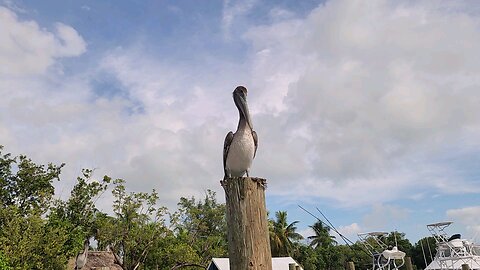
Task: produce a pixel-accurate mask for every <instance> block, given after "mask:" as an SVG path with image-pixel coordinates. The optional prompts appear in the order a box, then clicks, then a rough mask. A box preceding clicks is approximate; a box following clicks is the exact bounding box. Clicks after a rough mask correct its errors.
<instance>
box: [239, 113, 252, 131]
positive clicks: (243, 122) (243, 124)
mask: <svg viewBox="0 0 480 270" xmlns="http://www.w3.org/2000/svg"><path fill="white" fill-rule="evenodd" d="M248 128H250V127H249V126H248V124H247V120H245V117H243V114H242V113H241V112H240V119H239V120H238V126H237V131H244V130H247V129H248Z"/></svg>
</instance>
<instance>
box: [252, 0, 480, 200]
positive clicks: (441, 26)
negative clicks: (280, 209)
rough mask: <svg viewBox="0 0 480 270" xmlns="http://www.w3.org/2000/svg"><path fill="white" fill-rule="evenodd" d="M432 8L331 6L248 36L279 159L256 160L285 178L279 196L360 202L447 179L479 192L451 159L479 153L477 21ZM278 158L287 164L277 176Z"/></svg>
mask: <svg viewBox="0 0 480 270" xmlns="http://www.w3.org/2000/svg"><path fill="white" fill-rule="evenodd" d="M436 3H437V5H438V6H434V5H428V4H423V3H394V2H388V1H381V0H379V1H369V2H368V4H367V5H365V3H364V2H363V1H329V2H327V3H325V4H324V5H320V6H319V7H318V8H316V9H315V10H313V11H312V12H311V13H310V14H309V15H308V16H307V18H305V19H304V20H300V19H292V20H284V21H281V22H276V23H273V24H272V25H268V26H259V27H256V28H253V29H251V30H250V31H249V32H248V33H247V34H246V35H245V39H246V40H247V41H248V42H251V44H252V46H253V50H254V51H255V52H257V53H256V54H255V55H254V56H253V57H252V61H253V68H252V76H253V78H254V85H255V87H256V88H260V89H264V91H262V94H261V96H260V97H258V98H257V99H256V101H254V102H256V103H255V104H256V106H255V107H257V108H263V109H262V110H261V111H260V112H261V113H265V114H266V115H270V114H274V115H275V118H274V121H276V123H275V124H272V118H271V117H270V118H269V117H267V116H265V117H263V118H262V116H261V117H260V119H259V120H256V122H257V127H264V129H268V130H272V131H269V133H268V135H270V136H268V138H269V141H274V142H275V143H272V148H275V149H271V151H275V152H274V153H275V154H274V159H272V162H271V163H270V162H269V160H264V161H263V160H261V159H262V158H260V160H259V161H257V163H260V164H262V166H261V168H260V170H261V171H262V172H265V173H269V175H271V178H273V179H275V181H277V182H280V185H282V184H284V185H282V188H281V190H273V192H275V193H277V192H278V193H279V194H284V195H286V194H287V193H289V192H292V191H293V192H296V193H298V192H299V190H300V194H302V195H308V194H310V195H311V196H322V197H328V198H332V199H333V200H339V201H342V202H345V201H347V200H348V202H350V205H354V204H365V203H371V202H379V201H388V200H394V199H396V198H399V196H404V195H405V194H406V193H408V192H409V191H411V190H415V192H416V193H418V191H419V190H422V189H432V188H434V189H435V191H440V192H450V191H451V189H450V191H449V189H448V188H446V187H445V186H444V185H443V183H444V180H445V179H447V178H449V181H455V182H456V183H459V186H468V188H465V189H463V191H461V192H479V189H478V187H477V188H475V187H474V184H473V183H472V182H471V180H468V179H464V178H463V177H462V176H461V175H460V174H459V173H458V172H459V170H460V169H459V168H458V167H457V165H456V164H453V163H451V162H448V159H449V158H451V155H455V158H458V155H462V153H463V154H464V155H467V153H466V152H465V151H464V149H465V145H473V146H474V147H473V148H470V149H471V151H473V152H478V149H480V148H479V146H478V144H477V143H475V140H476V139H475V134H476V135H478V134H479V133H478V130H479V127H480V117H479V114H478V113H476V111H477V109H476V108H478V107H479V106H480V97H479V95H478V94H477V89H478V87H479V86H480V81H479V79H478V78H477V76H476V74H477V73H478V71H479V70H480V61H478V52H477V49H476V47H475V46H474V45H473V44H477V43H479V42H480V31H478V29H479V28H478V26H479V25H480V20H479V19H478V17H476V16H473V15H470V14H468V13H466V12H464V11H463V10H461V7H457V9H458V10H456V11H455V12H452V10H451V9H450V8H447V7H445V4H444V3H440V2H436ZM257 119H258V117H257ZM267 119H268V120H267ZM259 129H260V128H259ZM299 130H301V132H300V135H299V134H296V133H298V131H299ZM272 136H275V137H274V138H273V137H272ZM260 138H262V137H260ZM459 138H462V139H459ZM464 138H468V139H467V140H465V139H464ZM280 142H283V144H282V143H280ZM262 147H265V146H262ZM261 151H262V149H261V148H259V153H261ZM272 156H273V154H272ZM289 159H292V160H295V161H294V162H291V161H288V160H289ZM279 160H284V161H285V162H288V163H289V164H290V166H289V167H285V166H282V168H281V170H280V169H278V173H275V172H274V171H273V170H270V166H275V165H270V164H275V163H277V164H278V161H279ZM267 165H269V166H268V167H267ZM463 169H464V168H462V170H463ZM468 169H469V170H475V168H468ZM285 171H288V172H296V173H297V174H296V175H294V174H293V173H292V174H289V173H286V172H285ZM452 178H453V179H452ZM294 179H295V180H294ZM292 183H293V187H289V188H288V189H287V188H286V186H289V185H290V186H292ZM472 188H473V189H472ZM468 189H469V190H470V191H468ZM431 191H432V190H430V192H431ZM370 194H375V195H374V196H371V195H370ZM347 204H348V203H347Z"/></svg>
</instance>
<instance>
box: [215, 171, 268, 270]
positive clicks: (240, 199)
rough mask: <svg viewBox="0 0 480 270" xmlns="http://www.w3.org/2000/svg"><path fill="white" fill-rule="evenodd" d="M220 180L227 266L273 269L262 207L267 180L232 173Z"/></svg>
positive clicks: (232, 269) (243, 269) (232, 268)
mask: <svg viewBox="0 0 480 270" xmlns="http://www.w3.org/2000/svg"><path fill="white" fill-rule="evenodd" d="M220 182H221V184H222V186H223V188H224V189H225V198H226V206H227V226H228V254H229V257H230V270H272V256H271V251H270V238H269V233H268V221H267V210H266V208H265V186H266V183H267V181H266V180H265V179H262V178H254V177H233V178H226V179H224V180H222V181H220Z"/></svg>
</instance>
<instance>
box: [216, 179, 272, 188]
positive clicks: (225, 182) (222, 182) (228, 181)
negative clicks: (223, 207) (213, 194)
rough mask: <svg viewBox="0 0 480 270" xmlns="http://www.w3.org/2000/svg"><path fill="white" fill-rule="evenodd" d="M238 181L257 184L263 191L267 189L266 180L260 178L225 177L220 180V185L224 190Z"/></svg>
mask: <svg viewBox="0 0 480 270" xmlns="http://www.w3.org/2000/svg"><path fill="white" fill-rule="evenodd" d="M238 181H253V182H256V183H257V184H259V185H260V186H261V187H262V188H263V189H266V188H267V179H265V178H260V177H227V178H224V179H223V180H220V185H222V187H223V188H224V189H225V188H227V187H229V186H230V184H231V183H233V182H238Z"/></svg>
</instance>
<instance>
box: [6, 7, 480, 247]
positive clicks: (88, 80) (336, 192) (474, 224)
mask: <svg viewBox="0 0 480 270" xmlns="http://www.w3.org/2000/svg"><path fill="white" fill-rule="evenodd" d="M479 6H480V5H478V4H476V3H474V2H461V1H456V2H455V3H452V2H450V1H434V2H433V1H431V2H429V1H425V2H423V1H420V2H411V1H383V0H374V1H368V2H367V3H366V2H364V1H326V2H324V1H288V0H284V1H258V0H246V1H233V0H225V1H82V2H79V1H42V2H38V1H11V0H3V1H0V44H1V45H0V62H1V67H0V95H1V96H2V97H3V98H2V99H1V100H0V144H2V145H4V146H5V148H6V151H8V152H12V153H14V154H20V153H23V154H26V155H28V156H30V157H32V158H33V159H34V160H35V161H37V162H55V163H61V162H66V163H67V166H66V167H65V170H64V174H63V178H62V181H61V182H60V183H57V184H56V186H57V190H58V194H57V195H58V196H60V197H64V196H66V195H67V194H68V191H69V189H70V188H71V187H72V185H73V184H74V179H75V177H76V176H77V175H79V173H80V170H81V169H82V168H95V173H96V175H97V176H98V177H100V176H101V175H103V174H108V175H110V176H112V177H118V178H124V179H126V180H127V183H128V187H129V188H130V189H131V190H132V191H148V190H151V189H152V188H155V189H156V190H157V191H158V192H159V194H160V197H161V204H163V205H165V206H167V207H169V208H171V209H174V207H175V204H176V202H177V201H178V199H179V198H180V197H181V196H196V197H201V196H203V194H204V192H205V190H207V189H212V190H214V191H216V192H217V194H218V197H219V199H220V200H221V201H223V191H222V189H221V187H220V185H219V180H220V178H222V173H223V170H222V162H221V159H222V156H221V155H222V154H221V153H222V147H223V139H224V136H225V134H226V133H227V132H228V131H229V130H232V129H235V127H236V123H237V117H238V115H237V111H236V108H235V106H234V104H233V101H232V98H231V92H232V91H233V89H234V88H235V87H236V86H237V85H245V86H246V87H247V88H248V89H249V107H250V110H251V111H252V119H253V123H254V127H255V129H256V131H257V133H258V134H259V149H258V153H257V157H256V159H255V161H254V165H253V168H252V174H253V175H255V176H260V177H265V178H267V179H268V181H269V183H268V189H267V207H268V209H269V210H270V212H271V213H273V212H275V211H278V210H286V211H288V216H289V219H290V220H291V221H293V220H299V221H300V223H299V230H300V231H301V232H302V233H303V234H304V235H309V234H310V233H311V232H309V229H308V225H311V224H312V223H313V222H314V218H312V217H310V216H309V215H308V214H306V213H305V212H303V211H302V210H301V209H300V208H298V206H297V205H299V204H300V205H302V206H304V207H305V208H307V209H309V210H311V211H313V212H315V207H318V208H320V209H321V210H322V211H323V212H324V213H325V214H326V215H327V217H328V218H329V219H330V220H331V221H332V222H333V223H334V225H336V226H337V227H338V228H340V230H341V231H342V232H344V233H345V234H346V235H347V236H349V237H350V238H351V239H352V240H355V239H356V236H355V234H356V233H358V232H363V231H369V230H385V231H391V230H398V231H402V232H405V233H406V234H407V237H408V238H409V239H411V240H412V241H413V242H415V241H417V240H418V239H419V238H420V237H423V236H426V235H427V233H428V232H427V230H426V226H425V225H426V224H428V223H433V222H437V221H444V220H452V221H454V222H455V225H454V226H455V228H453V230H452V233H453V232H456V231H460V232H462V233H464V235H465V236H466V237H474V236H475V235H476V234H477V233H479V232H480V225H479V224H480V199H479V194H480V169H479V162H480V140H479V139H478V138H480V114H478V112H477V110H478V109H477V108H479V107H480V94H479V90H478V89H479V86H480V79H479V78H478V76H477V74H478V73H479V71H480V54H479V52H478V48H477V44H479V42H480V19H479V18H480V17H479V16H478V15H479V11H480V9H479ZM110 199H111V198H109V195H106V196H105V198H103V199H102V200H101V203H102V204H103V205H104V207H105V209H108V202H109V201H110Z"/></svg>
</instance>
